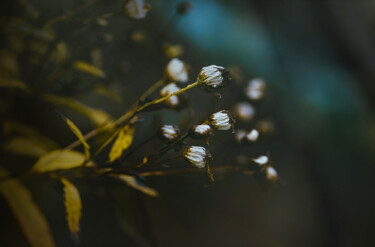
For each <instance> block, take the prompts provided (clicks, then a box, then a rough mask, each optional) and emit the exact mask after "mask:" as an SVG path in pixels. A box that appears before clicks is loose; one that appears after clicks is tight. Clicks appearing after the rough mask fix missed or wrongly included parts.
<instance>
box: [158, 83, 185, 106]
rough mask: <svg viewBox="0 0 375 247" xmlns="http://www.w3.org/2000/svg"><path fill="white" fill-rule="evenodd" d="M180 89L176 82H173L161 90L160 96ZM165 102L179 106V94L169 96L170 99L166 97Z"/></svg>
mask: <svg viewBox="0 0 375 247" xmlns="http://www.w3.org/2000/svg"><path fill="white" fill-rule="evenodd" d="M179 90H180V88H179V87H178V86H177V85H176V84H175V83H173V82H172V83H169V84H168V85H166V86H165V87H163V88H162V89H161V90H160V96H161V97H165V96H168V95H170V94H172V93H175V92H177V91H179ZM165 103H166V104H167V105H169V106H177V105H178V104H179V103H180V101H179V98H178V96H177V95H173V96H171V97H169V98H168V99H166V100H165Z"/></svg>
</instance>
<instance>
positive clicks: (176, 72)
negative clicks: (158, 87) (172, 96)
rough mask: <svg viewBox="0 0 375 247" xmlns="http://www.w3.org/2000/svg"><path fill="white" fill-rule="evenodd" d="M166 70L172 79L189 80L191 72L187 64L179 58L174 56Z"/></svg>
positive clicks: (178, 80)
mask: <svg viewBox="0 0 375 247" xmlns="http://www.w3.org/2000/svg"><path fill="white" fill-rule="evenodd" d="M166 72H167V75H168V77H169V78H171V79H172V81H176V82H187V81H188V80H189V74H188V70H187V66H186V64H185V63H184V62H182V61H181V60H180V59H178V58H173V59H172V60H171V61H170V62H169V63H168V65H167V68H166Z"/></svg>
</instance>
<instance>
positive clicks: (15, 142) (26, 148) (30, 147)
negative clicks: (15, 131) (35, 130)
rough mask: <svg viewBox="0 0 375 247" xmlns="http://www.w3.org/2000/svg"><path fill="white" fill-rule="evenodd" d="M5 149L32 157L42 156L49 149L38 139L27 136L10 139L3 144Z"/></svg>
mask: <svg viewBox="0 0 375 247" xmlns="http://www.w3.org/2000/svg"><path fill="white" fill-rule="evenodd" d="M3 150H4V151H6V152H10V153H14V154H20V155H26V156H30V157H40V156H42V155H43V154H45V153H47V152H48V151H49V149H48V148H46V147H44V145H40V143H39V142H38V141H37V140H33V139H30V138H25V137H15V138H13V139H11V140H9V141H8V142H6V143H5V145H4V146H3Z"/></svg>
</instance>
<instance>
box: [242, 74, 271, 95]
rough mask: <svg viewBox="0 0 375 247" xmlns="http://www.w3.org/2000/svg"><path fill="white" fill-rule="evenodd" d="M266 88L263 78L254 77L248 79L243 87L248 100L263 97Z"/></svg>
mask: <svg viewBox="0 0 375 247" xmlns="http://www.w3.org/2000/svg"><path fill="white" fill-rule="evenodd" d="M265 89H266V82H265V81H264V79H263V78H255V79H252V80H251V81H249V84H248V86H247V87H246V88H245V94H246V96H247V97H248V98H249V99H250V100H259V99H261V98H263V96H264V93H265Z"/></svg>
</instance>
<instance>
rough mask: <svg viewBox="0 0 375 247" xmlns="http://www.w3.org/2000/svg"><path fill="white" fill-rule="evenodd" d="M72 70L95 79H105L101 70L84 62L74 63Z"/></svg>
mask: <svg viewBox="0 0 375 247" xmlns="http://www.w3.org/2000/svg"><path fill="white" fill-rule="evenodd" d="M74 68H75V69H76V70H79V71H83V72H86V73H89V74H91V75H93V76H96V77H101V78H105V76H106V75H105V73H104V71H103V70H101V69H99V68H98V67H95V66H94V65H91V64H88V63H86V62H84V61H76V62H75V63H74Z"/></svg>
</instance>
